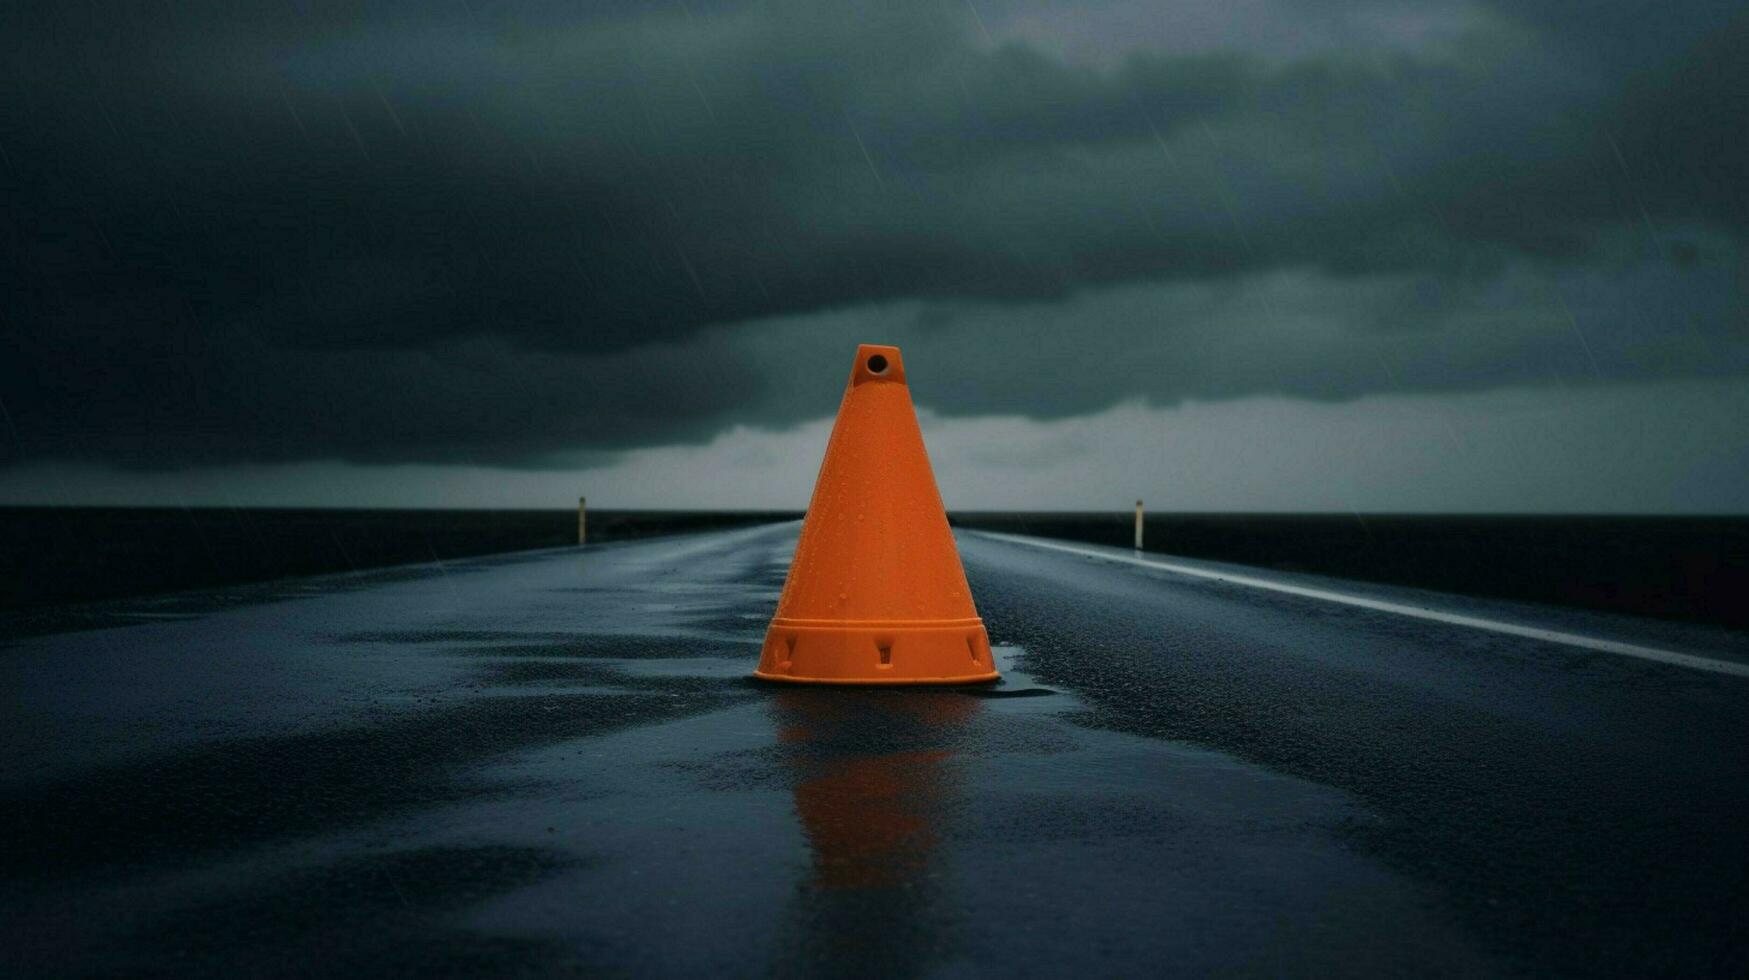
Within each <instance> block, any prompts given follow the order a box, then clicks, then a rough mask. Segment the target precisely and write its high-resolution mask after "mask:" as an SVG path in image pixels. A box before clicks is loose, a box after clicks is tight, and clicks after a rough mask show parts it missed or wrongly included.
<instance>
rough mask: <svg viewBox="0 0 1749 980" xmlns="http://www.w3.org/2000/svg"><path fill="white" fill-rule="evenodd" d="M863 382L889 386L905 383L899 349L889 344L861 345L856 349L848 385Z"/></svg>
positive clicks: (903, 362) (903, 360) (903, 366)
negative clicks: (875, 382)
mask: <svg viewBox="0 0 1749 980" xmlns="http://www.w3.org/2000/svg"><path fill="white" fill-rule="evenodd" d="M865 381H880V382H887V383H891V384H901V385H902V384H904V383H905V359H904V358H903V357H901V356H900V355H899V348H897V347H894V346H892V345H891V344H861V345H859V346H858V347H857V348H856V360H855V361H853V362H851V366H850V383H851V384H852V385H859V384H862V383H863V382H865Z"/></svg>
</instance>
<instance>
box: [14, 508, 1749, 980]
mask: <svg viewBox="0 0 1749 980" xmlns="http://www.w3.org/2000/svg"><path fill="white" fill-rule="evenodd" d="M796 530H797V525H795V524H782V525H773V526H768V527H760V528H753V529H746V530H738V531H731V532H722V533H711V534H701V535H696V536H685V537H676V538H671V539H665V540H660V541H651V542H642V543H634V544H627V545H609V546H604V547H600V548H594V547H592V548H590V549H587V550H583V551H578V550H567V551H549V552H537V553H529V554H524V555H516V556H507V557H501V558H496V559H482V560H475V561H469V562H461V563H450V564H447V565H430V566H420V567H413V568H405V569H395V570H390V571H384V572H374V573H361V574H357V575H350V576H332V577H326V578H319V579H306V580H296V581H289V582H281V583H275V584H270V585H266V586H250V587H242V588H237V589H231V590H220V591H217V592H209V593H200V594H189V595H183V596H176V597H170V598H163V599H153V600H136V601H131V602H125V603H117V604H112V605H108V606H104V607H98V608H95V609H93V610H86V611H84V612H81V613H79V614H77V615H70V616H66V617H61V618H59V619H51V620H48V621H44V620H43V619H42V618H40V617H39V618H36V619H18V618H14V619H12V620H9V621H7V622H5V623H4V624H0V636H3V637H4V638H3V639H0V643H4V646H3V647H0V669H3V670H4V671H5V685H4V688H5V691H6V694H7V699H8V705H7V711H6V712H5V713H4V716H3V719H0V765H3V766H4V769H3V771H0V792H3V798H0V802H3V803H4V808H3V813H4V815H3V816H0V840H4V841H5V848H4V857H3V859H0V862H3V872H0V928H3V930H4V935H3V937H0V938H3V942H0V974H3V975H5V976H8V977H23V976H37V975H69V974H99V973H101V974H113V973H120V972H140V973H194V972H211V971H216V970H221V969H222V970H225V971H227V972H230V973H236V974H245V973H247V974H259V975H299V976H302V975H309V974H312V973H326V974H335V973H351V974H382V973H389V974H403V973H422V974H438V975H446V974H467V975H478V974H547V973H581V974H588V975H667V976H695V975H699V974H704V973H709V974H720V975H736V976H765V975H779V976H811V975H821V976H844V975H853V976H854V975H881V976H923V975H928V976H970V975H987V976H1007V975H1013V976H1045V975H1061V974H1067V973H1073V974H1077V975H1081V976H1136V975H1143V974H1156V973H1170V974H1177V975H1204V974H1216V973H1218V974H1221V975H1258V976H1280V975H1289V976H1329V975H1332V974H1345V975H1353V974H1365V973H1390V974H1397V975H1402V974H1410V973H1413V974H1415V975H1436V976H1499V975H1514V974H1516V975H1525V976H1546V975H1561V974H1585V975H1632V976H1648V975H1671V976H1695V975H1727V976H1728V975H1736V976H1741V975H1744V973H1745V971H1746V970H1749V940H1746V939H1745V936H1749V928H1745V926H1744V923H1745V922H1749V844H1746V840H1749V678H1745V677H1743V676H1740V674H1741V668H1742V667H1743V665H1745V664H1749V638H1746V637H1744V636H1743V635H1741V634H1731V633H1724V632H1717V631H1709V630H1701V629H1694V628H1687V627H1681V626H1676V625H1670V624H1659V623H1649V622H1642V621H1635V620H1628V619H1618V618H1613V617H1608V616H1602V615H1597V614H1586V613H1575V612H1570V611H1562V610H1552V609H1545V608H1537V607H1529V606H1522V605H1513V604H1507V603H1498V602H1494V603H1484V602H1478V601H1473V600H1467V599H1462V598H1457V597H1452V596H1439V595H1430V594H1426V593H1417V592H1413V591H1411V590H1403V589H1384V588H1377V587H1369V586H1364V585H1359V584H1355V583H1343V582H1334V581H1331V580H1327V579H1315V578H1311V577H1305V576H1301V577H1295V576H1286V575H1279V574H1274V573H1262V572H1256V571H1253V570H1246V569H1235V568H1228V567H1222V566H1218V565H1214V564H1211V563H1206V562H1189V561H1179V560H1175V559H1170V558H1165V557H1162V556H1153V555H1149V556H1146V557H1145V558H1138V557H1137V556H1134V555H1132V554H1131V553H1130V552H1126V551H1118V550H1115V549H1101V548H1090V547H1083V546H1080V545H1064V544H1060V543H1059V544H1058V545H1056V546H1055V547H1053V546H1050V543H1041V542H1038V541H1025V540H1017V539H1007V538H1002V537H998V536H991V535H983V534H977V533H970V532H968V533H963V534H962V535H961V549H962V554H963V557H964V559H965V562H966V567H967V571H968V574H969V577H970V580H971V583H972V586H973V590H974V593H975V595H976V598H977V601H978V605H979V609H980V612H981V613H982V615H983V616H984V618H985V621H986V623H987V624H988V626H989V630H990V635H991V639H992V641H993V642H994V643H995V644H996V645H997V654H998V661H999V664H1000V665H1001V666H1002V667H1003V668H1004V669H1005V671H1006V676H1005V679H1004V681H1003V682H1002V684H1000V685H999V686H997V687H994V688H990V689H985V690H978V691H953V690H916V689H912V690H875V691H868V690H845V689H809V688H787V687H775V686H763V685H759V684H756V683H753V682H750V681H748V680H747V679H746V675H747V674H748V672H749V671H751V670H752V668H753V665H754V662H755V659H756V657H757V650H758V643H759V639H760V637H761V635H762V632H763V628H764V625H765V621H766V619H767V618H768V617H769V616H770V614H771V611H772V608H773V606H774V604H775V600H776V598H777V593H778V590H779V589H780V587H781V585H782V582H783V576H784V573H785V570H786V568H787V565H788V559H789V554H790V552H791V550H792V549H793V547H794V542H795V534H796ZM1065 549H1067V550H1065ZM1161 563H1166V564H1171V565H1174V566H1176V567H1175V568H1165V567H1159V565H1160V564H1161ZM1413 610H1420V611H1421V612H1422V613H1423V615H1415V614H1413V612H1412V611H1413ZM1501 626H1504V627H1507V629H1505V630H1504V631H1502V630H1501V629H1499V628H1497V627H1501ZM1550 637H1553V638H1552V639H1551V638H1550ZM1573 638H1579V639H1586V640H1591V641H1595V642H1593V643H1592V644H1591V645H1590V646H1587V645H1585V644H1583V643H1574V642H1572V640H1573ZM1636 651H1652V652H1654V653H1668V654H1674V655H1677V657H1676V659H1674V660H1672V659H1668V658H1666V659H1659V658H1658V657H1656V656H1653V657H1647V656H1642V655H1640V654H1639V653H1636ZM1683 658H1692V662H1690V661H1689V660H1685V659H1683Z"/></svg>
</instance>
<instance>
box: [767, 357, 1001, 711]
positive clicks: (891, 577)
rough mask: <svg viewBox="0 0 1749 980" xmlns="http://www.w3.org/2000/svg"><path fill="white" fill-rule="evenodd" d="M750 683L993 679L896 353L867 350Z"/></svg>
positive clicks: (853, 376) (986, 642)
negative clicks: (769, 681) (758, 678)
mask: <svg viewBox="0 0 1749 980" xmlns="http://www.w3.org/2000/svg"><path fill="white" fill-rule="evenodd" d="M753 676H755V677H760V678H763V679H765V680H772V681H791V682H795V683H803V684H976V683H980V682H984V681H993V680H996V679H997V678H998V677H999V676H1000V675H999V674H998V673H997V671H996V667H995V664H994V662H993V661H992V660H991V658H990V638H989V636H988V635H987V634H985V632H984V621H983V620H981V619H979V618H978V610H977V609H976V608H975V607H974V606H973V605H972V591H971V588H970V587H969V586H967V585H966V573H965V569H964V568H963V567H961V565H960V556H959V550H958V549H957V548H955V547H954V543H953V532H952V531H951V530H949V528H948V525H947V511H946V510H945V509H943V507H942V505H941V494H940V492H939V491H937V490H936V488H935V474H934V473H933V472H931V471H930V468H929V456H928V454H927V453H926V452H925V451H924V449H923V432H922V430H920V429H919V428H918V427H917V413H916V411H915V410H914V409H913V408H912V407H911V390H910V388H908V387H907V386H906V384H905V363H904V361H902V360H901V359H900V357H899V349H898V348H897V347H882V346H877V345H874V344H863V345H862V346H861V347H858V348H857V350H856V364H855V366H854V367H853V368H851V371H850V384H849V385H848V386H847V387H846V388H845V389H844V400H843V401H842V402H841V403H840V404H839V406H838V420H837V421H836V422H835V423H833V426H832V437H831V439H830V440H829V441H828V442H827V443H826V459H825V461H824V462H823V463H821V464H820V477H819V480H818V481H817V482H816V483H815V484H814V497H813V499H812V501H810V502H809V504H808V516H807V519H806V520H805V521H803V523H802V537H801V541H800V542H799V543H798V544H797V545H796V556H795V560H794V561H793V562H792V563H791V564H790V569H789V578H788V579H787V580H785V582H784V586H783V597H782V598H781V599H779V600H778V603H777V615H776V617H774V618H773V619H772V621H771V628H770V629H769V630H767V631H766V634H765V647H764V649H763V650H761V651H760V655H759V669H758V670H756V671H754V672H753Z"/></svg>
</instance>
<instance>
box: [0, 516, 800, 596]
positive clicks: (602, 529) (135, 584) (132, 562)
mask: <svg viewBox="0 0 1749 980" xmlns="http://www.w3.org/2000/svg"><path fill="white" fill-rule="evenodd" d="M794 516H799V515H794V514H789V513H769V512H755V511H663V510H654V511H652V510H592V511H590V513H589V537H590V540H592V541H598V542H607V541H626V540H632V539H635V538H641V537H649V536H652V535H660V534H677V533H682V532H686V531H702V530H711V529H716V528H726V527H744V526H746V525H748V524H758V523H769V522H770V521H773V520H782V519H786V518H789V517H794ZM0 541H3V542H5V545H4V547H0V611H4V610H8V609H33V608H41V607H44V606H56V605H65V604H67V603H75V602H86V601H90V600H94V599H113V598H118V597H125V596H136V595H154V594H163V593H168V592H177V591H181V590H184V589H195V588H204V587H209V586H216V585H237V584H242V583H249V582H264V581H271V580H273V579H282V578H290V577H293V576H299V575H320V574H323V573H326V572H358V571H364V570H367V569H374V568H383V567H386V566H391V565H406V564H413V563H419V562H432V561H452V560H454V559H457V558H471V557H474V556H477V555H492V554H502V553H504V552H511V551H529V550H533V549H537V548H556V547H560V546H563V545H574V544H576V543H577V512H576V511H575V510H373V509H358V510H344V509H336V508H316V507H309V508H273V507H187V508H181V507H0Z"/></svg>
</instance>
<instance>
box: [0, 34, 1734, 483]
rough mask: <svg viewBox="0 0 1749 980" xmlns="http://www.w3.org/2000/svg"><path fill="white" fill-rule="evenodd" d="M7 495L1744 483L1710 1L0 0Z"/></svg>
mask: <svg viewBox="0 0 1749 980" xmlns="http://www.w3.org/2000/svg"><path fill="white" fill-rule="evenodd" d="M0 194H3V197H4V205H5V206H4V208H3V209H0V407H3V409H4V412H3V418H0V501H16V502H48V503H69V502H72V503H77V502H105V503H109V502H136V503H191V504H268V503H273V504H300V503H309V504H325V505H326V504H369V505H384V506H395V505H417V506H442V505H469V506H564V505H565V504H566V502H567V501H570V500H574V499H575V497H576V496H577V494H579V493H588V494H589V495H590V496H591V499H592V501H596V502H598V503H600V504H602V505H604V506H671V507H692V506H696V507H713V506H735V507H766V506H769V507H796V508H799V507H801V506H802V505H804V504H805V503H806V500H807V496H808V493H809V490H810V489H811V485H812V478H813V473H814V470H815V468H816V467H817V465H818V460H819V454H820V451H821V449H822V448H823V445H824V437H825V432H826V429H827V428H828V427H829V425H830V414H831V412H832V410H833V409H834V408H835V407H836V404H837V398H838V393H839V390H840V389H841V387H842V385H843V384H844V380H845V377H846V375H847V373H848V371H849V366H850V355H851V353H852V351H853V350H854V347H855V344H856V343H858V342H864V341H866V342H879V343H897V344H899V345H901V346H903V347H904V349H905V355H906V366H907V374H908V376H909V377H910V379H911V385H912V391H913V395H914V397H915V399H916V400H917V402H918V404H919V405H920V406H921V407H922V408H923V410H924V414H925V427H926V431H927V434H928V438H929V443H930V448H931V453H932V457H933V458H934V460H935V463H936V468H937V472H938V475H939V476H940V478H941V483H942V487H943V492H944V494H945V496H946V497H947V501H948V504H949V506H950V507H959V508H977V507H1013V508H1031V507H1039V508H1046V507H1049V508H1056V507H1073V508H1083V507H1085V508H1092V507H1122V506H1124V505H1126V504H1127V503H1128V502H1130V501H1133V499H1134V498H1135V497H1138V496H1141V497H1145V498H1149V500H1150V503H1153V504H1155V505H1156V506H1159V507H1162V508H1174V509H1198V510H1226V509H1234V510H1242V509H1269V510H1301V509H1309V510H1348V509H1353V510H1362V511H1366V510H1421V511H1442V510H1508V511H1512V510H1518V511H1572V510H1578V511H1653V512H1657V511H1662V512H1683V511H1714V512H1718V511H1732V512H1743V511H1749V251H1746V247H1745V245H1746V235H1749V12H1745V10H1744V8H1743V6H1742V4H1741V2H1740V0H1739V2H1732V3H1725V2H1719V3H1712V2H1685V3H1681V4H1653V3H1626V2H1617V0H1571V2H1562V0H1511V2H1507V0H1500V2H1446V0H1379V2H1374V0H1218V2H1200V0H1187V2H1175V3H1158V2H1144V0H1114V2H1101V0H1086V2H1080V3H1061V2H1044V0H1001V2H999V0H929V2H918V3H912V2H908V0H881V2H875V3H868V4H860V3H843V2H832V3H822V2H819V0H806V2H794V3H791V2H783V0H772V2H754V3H733V2H710V0H672V2H634V0H611V2H610V0H595V2H574V0H573V2H557V0H534V2H523V3H502V4H489V3H482V2H477V0H476V2H466V0H454V2H446V0H379V2H374V3H369V4H365V3H359V2H326V0H178V2H174V3H166V2H143V0H142V2H133V0H115V2H108V3H101V4H69V3H63V2H41V0H10V2H8V3H6V4H5V5H4V6H0Z"/></svg>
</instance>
